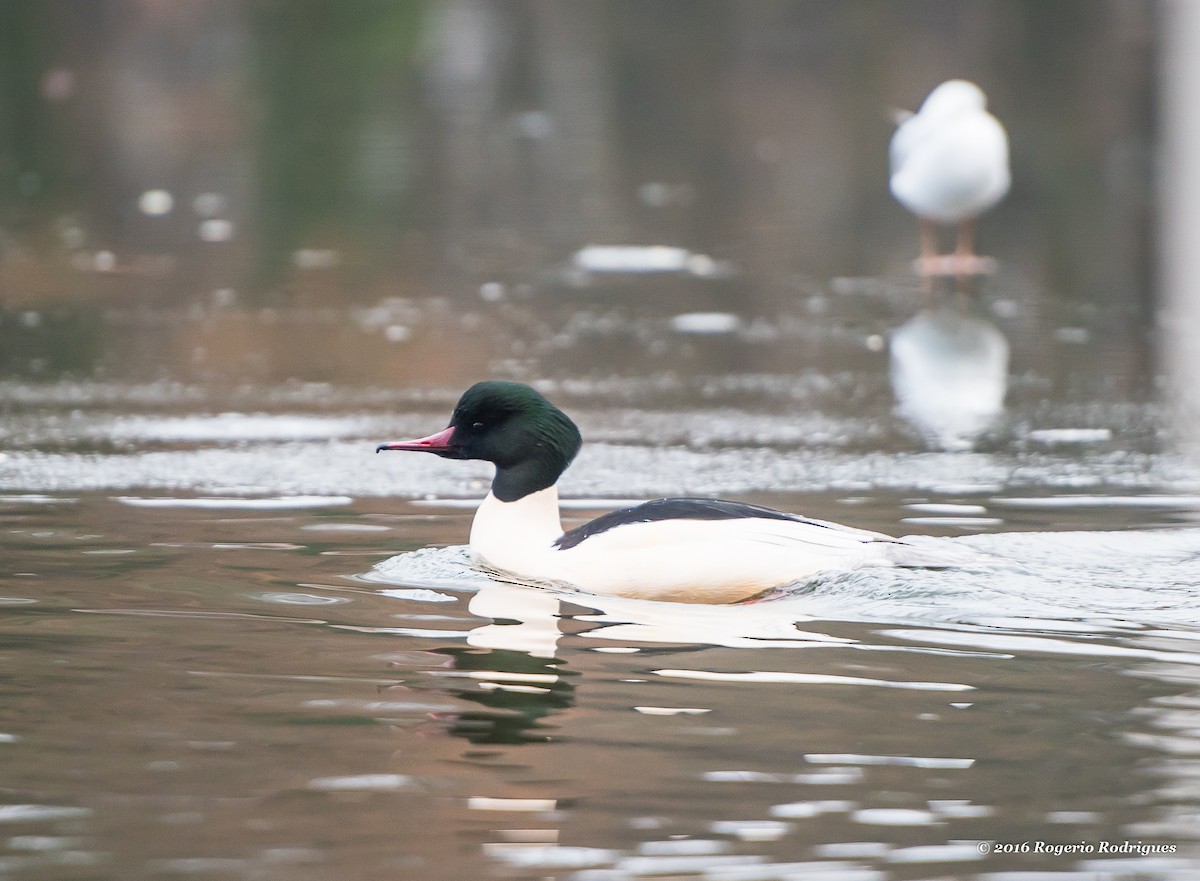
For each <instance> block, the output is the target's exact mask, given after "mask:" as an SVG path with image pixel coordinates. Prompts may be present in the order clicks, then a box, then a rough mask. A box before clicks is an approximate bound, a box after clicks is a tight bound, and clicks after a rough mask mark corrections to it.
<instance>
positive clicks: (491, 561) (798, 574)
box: [471, 486, 937, 603]
mask: <svg viewBox="0 0 1200 881" xmlns="http://www.w3.org/2000/svg"><path fill="white" fill-rule="evenodd" d="M561 535H562V526H561V522H560V520H559V509H558V491H557V489H556V488H555V487H553V486H551V487H548V488H547V489H544V490H540V491H538V492H535V493H531V494H530V495H528V496H525V497H523V498H520V499H518V500H516V501H514V502H503V501H500V500H499V499H497V498H496V497H495V496H494V495H492V494H490V493H489V494H488V496H487V498H486V499H484V500H483V502H482V503H481V504H480V506H479V510H478V512H477V513H476V515H475V520H474V522H473V523H472V525H471V553H472V556H473V557H474V558H475V560H476V562H477V563H478V564H479V565H481V566H482V567H484V568H486V569H489V570H492V571H493V572H494V573H496V574H498V575H500V576H501V577H509V578H512V579H513V580H515V581H519V582H522V583H534V584H557V585H563V586H570V587H574V588H577V589H579V590H584V591H587V592H589V593H597V594H607V595H613V596H626V597H636V598H642V599H654V600H674V601H678V602H698V603H728V602H736V601H738V600H743V599H747V598H749V597H752V596H754V595H755V594H759V593H762V592H763V591H766V590H770V589H771V588H773V587H780V586H783V585H787V584H792V583H794V582H797V581H803V580H804V579H806V578H809V577H811V576H813V575H815V574H816V573H818V572H822V571H828V570H846V569H857V568H860V567H864V566H891V565H896V564H900V565H905V564H906V561H905V560H903V559H899V558H897V555H898V553H899V555H901V556H913V555H914V554H919V553H921V552H920V551H917V549H915V548H913V547H912V546H910V545H906V544H904V543H903V542H900V541H898V540H896V539H893V538H890V537H889V536H886V535H881V534H878V533H873V532H866V531H863V530H859V529H851V528H849V527H844V526H838V525H836V524H828V525H821V524H820V523H819V522H817V521H814V522H804V521H796V520H776V519H769V518H763V517H743V518H731V519H723V520H689V519H672V520H656V521H653V522H647V523H627V524H623V525H620V526H617V527H614V528H612V529H609V530H606V531H604V532H600V533H598V534H596V535H591V536H589V537H587V538H585V539H584V540H583V541H581V542H580V543H579V544H577V545H575V546H573V547H570V548H566V549H559V548H557V547H555V545H554V542H555V541H556V540H557V539H558V538H559V537H560V536H561ZM913 565H921V564H919V563H913ZM930 565H937V563H936V562H934V563H930Z"/></svg>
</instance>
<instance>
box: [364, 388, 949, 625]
mask: <svg viewBox="0 0 1200 881" xmlns="http://www.w3.org/2000/svg"><path fill="white" fill-rule="evenodd" d="M581 444H582V439H581V437H580V434H579V429H578V428H576V427H575V423H574V422H572V421H571V420H570V418H568V417H567V415H566V414H565V413H563V412H562V411H561V410H559V409H558V408H557V407H555V406H554V405H553V404H551V403H550V402H549V401H548V400H546V399H545V398H544V397H543V396H542V395H541V394H540V393H538V392H537V391H535V390H534V389H532V388H530V387H529V386H526V385H521V384H519V383H513V382H495V381H493V382H480V383H476V384H475V385H473V386H471V388H469V389H467V391H466V392H464V393H463V396H462V397H461V398H460V399H459V401H458V404H457V405H456V406H455V408H454V413H453V414H452V416H451V418H450V424H449V425H448V426H447V427H446V428H445V429H443V430H442V431H439V432H437V433H436V434H432V435H430V436H429V437H424V438H419V439H417V440H411V441H398V442H394V443H385V444H380V445H379V447H378V448H377V450H378V451H382V450H412V451H420V452H427V453H434V454H435V455H438V456H441V457H443V458H447V459H480V460H484V461H487V462H492V463H493V464H495V466H496V475H495V478H494V479H493V481H492V487H491V491H490V492H489V493H488V495H487V498H485V499H484V500H483V502H482V503H481V504H480V506H479V510H478V511H477V512H476V513H475V519H474V521H473V522H472V524H471V538H470V551H471V556H472V559H473V562H474V563H475V565H476V566H477V567H478V568H481V569H483V570H484V571H485V572H487V573H488V574H489V575H492V576H493V577H495V578H498V579H499V580H508V581H516V582H518V583H524V584H533V585H540V586H563V587H571V588H575V589H578V590H583V591H587V592H590V593H596V594H607V595H616V596H627V597H635V598H641V599H653V600H674V601H679V602H709V603H711V602H717V603H722V602H736V601H739V600H744V599H748V598H750V597H753V596H755V595H757V594H761V593H763V592H764V591H767V590H770V589H771V588H775V587H781V586H784V585H788V584H793V583H796V582H800V581H804V580H805V579H807V578H809V577H811V576H813V575H815V574H816V573H818V572H822V571H826V570H846V569H856V568H860V567H864V566H912V567H942V566H952V565H958V564H962V563H963V562H967V561H965V560H964V559H963V557H962V556H961V555H960V554H956V553H954V552H953V551H950V550H949V549H946V550H945V551H942V552H934V551H933V550H932V549H930V548H927V547H919V546H917V545H915V544H912V543H909V542H906V541H904V540H903V539H895V538H892V537H891V536H888V535H882V534H880V533H876V532H866V531H864V530H861V529H852V528H850V527H847V526H840V525H838V524H836V523H827V522H825V521H822V520H813V519H810V518H807V517H801V516H798V515H796V514H785V513H783V512H780V511H774V510H771V509H770V508H762V507H759V506H757V505H747V504H744V503H742V502H728V501H720V500H717V499H690V498H678V499H657V500H655V501H651V502H646V503H644V504H641V505H635V506H633V507H631V508H623V509H621V510H618V511H612V512H610V513H608V514H604V515H603V516H601V517H598V518H596V519H595V520H593V521H591V522H590V523H586V524H584V525H583V526H580V527H578V528H576V529H572V530H570V531H569V532H564V531H563V528H562V523H561V521H560V518H559V508H558V489H557V487H556V484H557V482H558V479H559V477H560V476H561V475H562V473H563V471H565V470H566V468H567V466H568V465H569V464H570V463H571V460H572V459H574V457H575V454H576V453H578V452H579V448H580V446H581Z"/></svg>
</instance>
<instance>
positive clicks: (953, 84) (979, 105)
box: [889, 80, 1011, 223]
mask: <svg viewBox="0 0 1200 881" xmlns="http://www.w3.org/2000/svg"><path fill="white" fill-rule="evenodd" d="M986 105H987V99H986V97H985V96H984V94H983V92H982V91H981V90H980V89H979V87H978V86H976V85H975V84H973V83H969V82H966V81H965V80H950V81H949V82H945V83H942V84H941V85H940V86H938V87H937V88H936V89H934V90H933V91H932V92H930V93H929V97H927V98H926V99H925V101H924V103H923V104H922V105H921V109H920V110H918V111H917V112H916V113H915V114H913V115H912V116H910V117H909V118H908V119H906V120H905V121H904V122H903V123H901V125H900V127H899V128H898V129H896V133H895V134H894V135H893V136H892V142H891V147H890V151H889V155H890V161H891V190H892V195H894V196H895V197H896V199H897V201H899V202H900V204H902V205H903V206H904V207H905V208H907V209H908V210H909V211H911V212H912V213H913V214H916V215H917V216H918V217H921V218H923V219H926V220H932V221H936V222H938V223H959V222H962V221H964V220H969V219H970V218H972V217H975V216H976V215H978V214H980V213H982V212H984V211H986V210H987V209H989V208H991V207H992V206H993V205H995V204H996V203H997V202H999V201H1000V199H1002V198H1003V197H1004V195H1005V193H1007V192H1008V188H1009V184H1010V180H1011V179H1010V176H1009V169H1008V136H1007V135H1006V134H1005V131H1004V127H1003V126H1002V125H1001V124H1000V123H999V121H998V120H997V119H996V118H995V117H994V116H992V115H991V114H990V113H988V112H987V109H986Z"/></svg>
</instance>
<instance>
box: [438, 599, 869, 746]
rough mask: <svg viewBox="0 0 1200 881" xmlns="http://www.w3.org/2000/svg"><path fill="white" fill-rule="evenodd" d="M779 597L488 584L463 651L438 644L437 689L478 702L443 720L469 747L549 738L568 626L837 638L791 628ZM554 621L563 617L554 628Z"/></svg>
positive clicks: (616, 643)
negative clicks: (645, 595)
mask: <svg viewBox="0 0 1200 881" xmlns="http://www.w3.org/2000/svg"><path fill="white" fill-rule="evenodd" d="M791 605H792V602H791V601H789V600H774V601H771V602H765V603H760V604H756V603H750V604H742V605H722V606H705V605H699V604H687V605H684V604H680V603H663V602H652V601H647V600H630V599H625V598H622V597H597V596H593V595H585V594H576V593H559V592H555V591H551V590H546V589H542V588H536V587H524V586H520V585H513V584H501V583H494V582H493V583H490V584H487V585H484V586H483V587H481V588H480V589H479V591H478V592H477V593H475V594H474V595H472V597H471V599H470V601H469V603H468V609H469V610H470V612H471V613H472V614H473V615H476V616H478V617H480V618H484V619H490V620H488V621H487V622H486V623H483V624H480V625H479V626H478V627H475V628H474V629H472V630H471V631H470V633H469V634H468V635H467V647H465V648H460V647H455V648H443V649H438V650H437V651H438V653H439V654H443V655H446V656H448V657H450V658H452V659H453V662H454V665H453V668H452V669H448V670H445V671H439V672H438V674H437V675H438V676H439V678H440V682H439V686H438V687H439V689H440V690H444V691H447V692H449V693H452V694H453V695H454V696H455V697H458V698H461V699H463V700H468V701H471V702H472V703H475V704H478V705H480V706H481V707H482V708H483V709H481V710H479V711H468V712H465V713H457V714H454V715H453V716H451V717H449V720H450V733H452V734H455V735H457V736H461V737H465V738H466V739H468V740H470V741H472V742H473V743H529V742H541V741H546V740H550V739H553V733H552V729H551V726H549V725H548V723H547V721H546V720H547V717H548V716H552V715H554V714H555V713H558V712H560V711H562V710H564V709H566V708H568V707H570V706H572V705H573V704H574V702H575V685H574V684H573V683H572V681H571V680H572V678H573V677H575V676H578V675H579V674H578V673H575V672H573V671H570V670H566V669H564V662H563V661H562V660H561V659H560V658H558V657H557V652H558V644H559V641H560V640H561V639H562V638H563V637H564V636H565V635H567V634H566V633H564V627H569V629H570V635H571V636H572V637H574V638H584V639H597V640H604V641H605V642H607V643H610V644H611V645H610V646H609V647H610V648H612V649H615V650H620V649H627V650H629V651H637V650H638V649H637V648H636V647H631V646H629V645H628V644H629V643H635V644H636V643H651V644H659V645H662V644H671V645H674V646H677V647H678V646H684V645H686V646H695V645H697V644H701V645H724V646H751V645H753V646H758V647H762V646H833V645H844V644H845V643H846V642H847V640H843V639H840V638H838V637H833V636H828V635H825V634H822V633H809V632H804V631H801V630H799V629H798V628H797V622H798V621H803V620H807V617H806V616H802V615H799V614H790V613H789V612H788V608H787V607H789V606H791ZM564 622H567V623H566V624H564Z"/></svg>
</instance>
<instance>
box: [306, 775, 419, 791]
mask: <svg viewBox="0 0 1200 881" xmlns="http://www.w3.org/2000/svg"><path fill="white" fill-rule="evenodd" d="M308 788H309V789H318V790H323V791H326V792H395V791H397V790H402V789H415V788H418V784H417V781H416V779H415V778H413V777H411V776H409V775H407V774H358V775H353V776H349V777H317V778H315V779H313V780H310V781H308Z"/></svg>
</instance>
